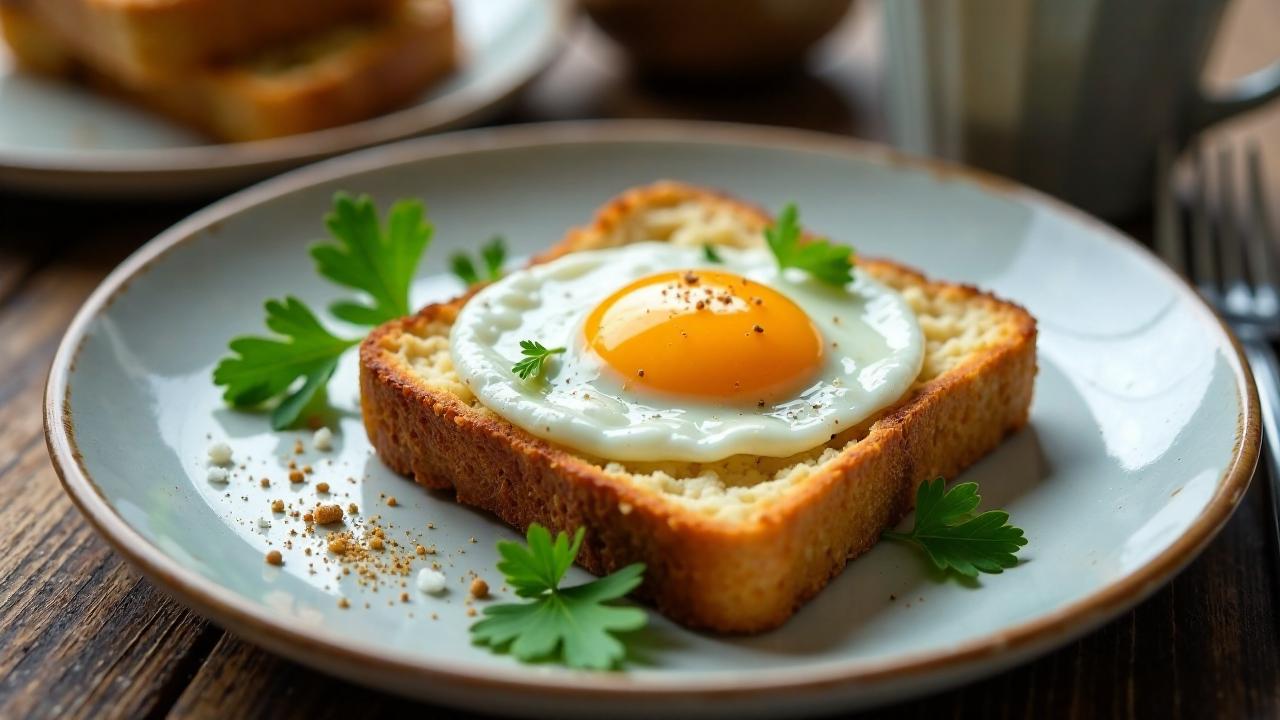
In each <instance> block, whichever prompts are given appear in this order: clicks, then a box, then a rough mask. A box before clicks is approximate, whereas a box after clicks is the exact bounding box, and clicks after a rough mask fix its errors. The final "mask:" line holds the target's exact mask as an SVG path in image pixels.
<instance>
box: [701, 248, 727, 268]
mask: <svg viewBox="0 0 1280 720" xmlns="http://www.w3.org/2000/svg"><path fill="white" fill-rule="evenodd" d="M702 257H703V259H705V260H706V261H707V262H711V263H722V262H724V258H722V257H720V253H718V252H716V248H715V246H714V245H712V244H711V243H703V245H702Z"/></svg>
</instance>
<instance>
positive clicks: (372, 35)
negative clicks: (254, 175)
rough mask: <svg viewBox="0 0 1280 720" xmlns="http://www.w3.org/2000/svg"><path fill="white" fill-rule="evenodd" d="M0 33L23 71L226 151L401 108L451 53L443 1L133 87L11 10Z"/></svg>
mask: <svg viewBox="0 0 1280 720" xmlns="http://www.w3.org/2000/svg"><path fill="white" fill-rule="evenodd" d="M321 4H323V3H321ZM0 26H3V29H4V33H5V36H6V40H7V41H8V43H9V45H10V46H11V47H12V48H13V50H14V53H15V55H16V56H17V58H18V61H19V63H20V64H22V65H23V66H25V67H28V68H30V69H33V70H36V71H39V72H44V73H54V74H58V75H68V76H70V75H74V76H77V77H79V78H81V79H83V80H85V81H87V82H88V83H89V84H90V85H92V86H94V87H96V88H98V89H100V90H103V91H105V92H108V93H110V94H113V95H117V96H120V97H123V98H125V99H128V100H131V101H133V102H136V103H138V104H140V105H143V106H145V107H147V108H150V109H152V110H155V111H157V112H160V113H162V114H165V115H168V116H169V117H172V118H174V119H176V120H178V121H180V122H183V123H185V124H187V125H190V126H192V127H195V128H196V129H198V130H201V131H203V132H205V133H207V134H209V135H212V136H213V137H215V138H218V139H220V140H225V141H232V142H236V141H249V140H260V139H265V138H272V137H279V136H283V135H293V134H297V133H304V132H310V131H313V130H322V129H324V128H330V127H337V126H339V125H345V124H347V123H351V122H356V121H359V120H363V119H366V118H369V117H373V116H375V115H378V114H381V113H384V112H387V111H389V110H393V109H395V108H397V107H401V106H403V105H405V104H407V103H409V102H411V101H412V100H413V99H415V98H417V97H418V96H419V95H421V93H423V92H424V91H425V90H426V89H427V88H428V87H430V86H431V85H432V84H433V83H435V82H436V81H438V80H439V79H440V78H442V77H443V76H445V75H446V74H448V73H449V72H450V71H452V70H453V69H454V67H455V66H456V64H457V59H458V52H459V48H458V45H457V40H456V36H455V32H454V24H453V11H452V6H451V5H450V3H449V0H397V4H396V6H395V9H394V11H393V12H392V13H391V14H390V15H387V16H384V17H379V18H376V19H364V20H358V21H352V22H348V23H345V24H342V25H339V26H337V27H333V28H330V29H327V30H324V31H321V32H318V33H314V34H312V35H309V36H307V37H305V38H302V39H299V40H294V41H291V42H289V43H285V44H281V45H278V46H276V47H273V48H270V49H268V50H263V51H261V52H258V53H256V54H254V55H253V56H251V57H248V58H245V59H242V60H239V61H237V62H234V63H230V64H227V65H221V66H216V67H210V68H201V69H192V70H190V71H188V72H187V73H186V74H185V75H184V77H183V78H181V79H180V80H174V81H165V82H163V83H160V84H155V85H152V86H149V87H147V88H138V87H129V86H126V85H124V84H122V83H120V82H119V81H117V79H116V78H114V77H112V76H110V75H107V74H105V73H103V72H101V71H99V70H98V69H97V68H95V67H94V66H93V65H92V63H87V62H84V61H83V59H82V58H80V57H79V56H78V55H77V54H76V53H75V52H74V50H73V49H72V48H69V47H67V46H66V45H65V44H63V43H62V42H61V40H60V38H59V37H58V36H57V35H56V34H55V33H53V32H51V31H50V30H49V28H48V27H47V26H46V24H45V23H43V22H41V21H40V19H39V17H37V16H35V15H34V14H33V13H30V12H28V11H26V10H24V9H23V8H22V7H21V6H18V5H5V4H2V3H0Z"/></svg>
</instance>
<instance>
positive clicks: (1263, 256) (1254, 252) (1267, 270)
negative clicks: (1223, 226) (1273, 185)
mask: <svg viewBox="0 0 1280 720" xmlns="http://www.w3.org/2000/svg"><path fill="white" fill-rule="evenodd" d="M1245 166H1246V173H1245V186H1246V190H1245V193H1246V195H1247V197H1246V203H1247V205H1248V212H1247V213H1246V215H1245V216H1246V217H1247V218H1248V221H1247V223H1246V225H1245V229H1246V232H1247V233H1248V234H1247V235H1246V245H1247V246H1248V248H1249V250H1250V255H1249V257H1250V270H1251V271H1252V272H1253V277H1254V284H1255V286H1256V288H1257V289H1256V291H1255V297H1256V302H1257V312H1259V313H1261V314H1264V315H1275V314H1277V313H1280V257H1278V256H1277V252H1278V251H1280V248H1277V247H1276V236H1275V226H1274V225H1272V224H1271V213H1270V208H1269V207H1268V205H1267V198H1266V189H1265V188H1266V184H1265V181H1264V180H1263V177H1262V154H1261V152H1260V151H1259V150H1258V142H1257V141H1256V140H1251V141H1249V143H1248V145H1247V146H1246V147H1245Z"/></svg>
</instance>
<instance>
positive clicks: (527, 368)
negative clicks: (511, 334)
mask: <svg viewBox="0 0 1280 720" xmlns="http://www.w3.org/2000/svg"><path fill="white" fill-rule="evenodd" d="M562 352H564V348H562V347H557V348H547V347H545V346H544V345H543V344H542V343H540V342H538V341H537V340H521V341H520V354H521V355H524V356H525V358H524V359H523V360H521V361H520V362H518V363H516V364H515V365H512V366H511V372H513V373H515V374H516V375H519V376H520V379H521V380H527V379H529V377H530V376H533V377H538V376H539V375H541V374H542V371H543V369H544V367H543V366H544V365H546V362H547V358H549V357H551V356H552V355H558V354H559V353H562Z"/></svg>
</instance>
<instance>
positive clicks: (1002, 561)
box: [884, 478, 1027, 577]
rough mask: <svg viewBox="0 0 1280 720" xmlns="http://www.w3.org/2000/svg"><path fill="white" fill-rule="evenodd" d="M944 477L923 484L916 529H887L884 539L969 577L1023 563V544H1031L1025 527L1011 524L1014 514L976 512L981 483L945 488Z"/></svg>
mask: <svg viewBox="0 0 1280 720" xmlns="http://www.w3.org/2000/svg"><path fill="white" fill-rule="evenodd" d="M945 485H946V481H945V480H943V479H942V478H938V479H936V480H932V481H930V480H926V481H924V482H922V483H920V489H919V490H918V491H916V525H915V527H914V528H912V529H911V532H907V533H900V532H894V531H892V530H889V531H886V532H885V533H884V537H885V538H887V539H889V540H897V541H899V542H906V543H911V544H913V545H916V546H917V547H919V548H920V549H922V550H924V552H925V554H926V555H928V556H929V560H930V561H932V562H933V564H934V566H935V567H937V568H938V569H939V570H944V571H945V570H947V569H951V570H954V571H955V572H957V573H960V574H961V575H964V576H966V577H976V576H977V575H978V573H979V572H984V573H993V574H998V573H1001V572H1003V571H1004V569H1005V568H1011V567H1013V566H1015V565H1017V564H1018V559H1017V558H1016V557H1014V555H1015V553H1017V552H1018V548H1020V547H1022V546H1023V545H1026V544H1027V539H1026V537H1024V536H1023V533H1022V528H1018V527H1014V526H1012V525H1010V524H1009V513H1007V512H1004V511H1003V510H988V511H987V512H984V513H982V514H981V515H978V516H976V517H975V516H973V514H972V513H973V511H974V509H976V508H977V507H978V501H979V500H981V499H982V498H981V497H980V496H979V495H978V484H977V483H960V484H959V485H956V486H955V487H953V488H951V490H949V491H944V489H945Z"/></svg>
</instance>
